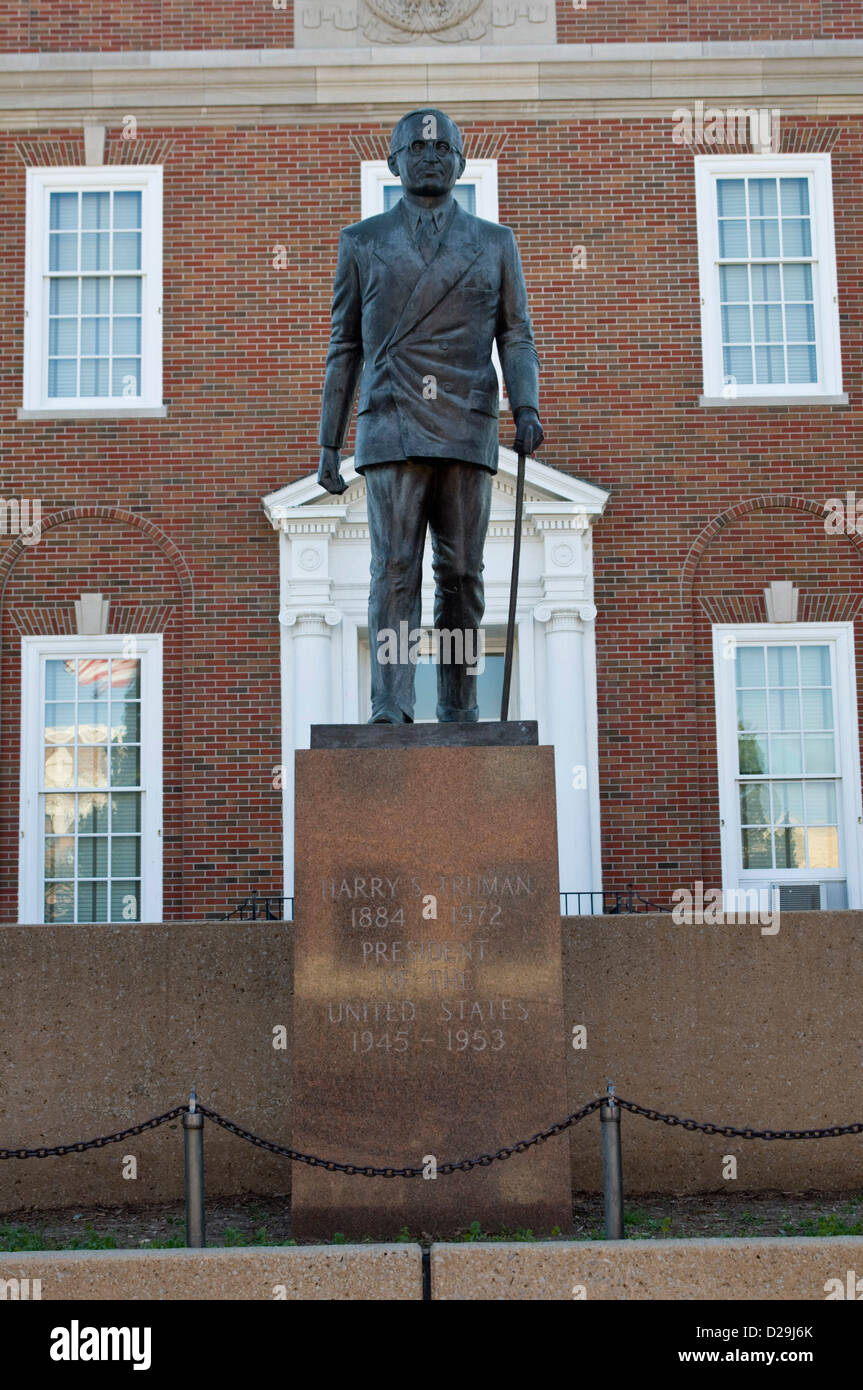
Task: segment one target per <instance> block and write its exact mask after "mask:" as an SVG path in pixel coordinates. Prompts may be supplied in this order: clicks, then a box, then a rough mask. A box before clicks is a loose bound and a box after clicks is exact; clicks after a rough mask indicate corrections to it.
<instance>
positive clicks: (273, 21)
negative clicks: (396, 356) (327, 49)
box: [0, 0, 863, 53]
mask: <svg viewBox="0 0 863 1390" xmlns="http://www.w3.org/2000/svg"><path fill="white" fill-rule="evenodd" d="M285 4H286V8H285V9H284V10H282V9H274V8H273V3H272V0H226V3H224V4H218V5H205V4H201V3H200V0H118V3H115V4H112V5H110V6H107V5H105V4H104V3H103V0H80V3H69V4H62V5H58V4H56V3H55V2H54V0H28V3H24V0H0V51H2V52H6V53H28V52H31V53H32V52H35V53H38V52H85V51H94V52H103V53H107V52H111V51H116V50H130V51H137V50H148V49H155V50H164V49H179V48H189V49H195V48H290V47H292V46H293V41H294V15H293V0H285ZM861 35H863V5H861V3H860V0H752V3H751V4H747V5H740V4H739V3H738V2H737V0H689V3H688V4H682V3H680V0H645V3H643V4H639V5H634V4H632V3H631V0H586V4H585V5H584V8H582V9H576V8H574V6H573V3H572V0H557V37H558V42H559V43H648V42H649V43H662V42H669V41H676V42H683V41H686V40H689V41H692V42H703V41H705V40H711V39H714V40H726V41H730V40H737V41H745V40H749V39H830V38H860V37H861Z"/></svg>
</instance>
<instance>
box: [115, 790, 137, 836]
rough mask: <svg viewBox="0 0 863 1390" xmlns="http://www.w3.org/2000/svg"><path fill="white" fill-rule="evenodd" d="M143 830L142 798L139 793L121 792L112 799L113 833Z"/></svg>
mask: <svg viewBox="0 0 863 1390" xmlns="http://www.w3.org/2000/svg"><path fill="white" fill-rule="evenodd" d="M140 829H141V796H140V793H138V792H134V793H131V792H121V793H120V794H119V795H117V796H112V797H111V832H112V834H114V835H117V834H119V833H121V832H122V831H127V832H128V831H136V830H140Z"/></svg>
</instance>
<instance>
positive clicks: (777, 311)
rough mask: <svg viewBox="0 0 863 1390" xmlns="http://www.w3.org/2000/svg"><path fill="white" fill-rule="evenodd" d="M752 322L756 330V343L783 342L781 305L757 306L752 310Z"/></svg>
mask: <svg viewBox="0 0 863 1390" xmlns="http://www.w3.org/2000/svg"><path fill="white" fill-rule="evenodd" d="M752 322H753V326H754V328H755V341H756V342H759V343H781V342H782V305H781V304H756V305H755V306H754V308H753V310H752Z"/></svg>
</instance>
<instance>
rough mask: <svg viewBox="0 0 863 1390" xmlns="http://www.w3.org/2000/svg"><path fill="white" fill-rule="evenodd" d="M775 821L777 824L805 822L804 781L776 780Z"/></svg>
mask: <svg viewBox="0 0 863 1390" xmlns="http://www.w3.org/2000/svg"><path fill="white" fill-rule="evenodd" d="M773 821H774V824H775V825H802V824H803V783H802V782H774V784H773Z"/></svg>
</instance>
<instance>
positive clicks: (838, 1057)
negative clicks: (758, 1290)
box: [0, 912, 863, 1211]
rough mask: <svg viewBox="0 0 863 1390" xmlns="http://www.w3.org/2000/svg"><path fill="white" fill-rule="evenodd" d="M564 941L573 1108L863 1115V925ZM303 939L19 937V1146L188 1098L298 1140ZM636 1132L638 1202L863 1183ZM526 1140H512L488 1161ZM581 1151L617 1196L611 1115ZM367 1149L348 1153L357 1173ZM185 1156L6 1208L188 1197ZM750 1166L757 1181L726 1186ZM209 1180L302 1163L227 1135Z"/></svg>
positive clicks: (157, 1146)
mask: <svg viewBox="0 0 863 1390" xmlns="http://www.w3.org/2000/svg"><path fill="white" fill-rule="evenodd" d="M563 926H564V974H565V1017H566V1032H567V1036H566V1037H565V1038H563V1039H562V1040H561V1050H562V1052H563V1053H564V1055H565V1064H566V1067H567V1072H568V1085H569V1103H570V1107H571V1108H572V1109H575V1108H576V1106H577V1105H579V1104H581V1103H583V1102H584V1101H585V1100H587V1099H589V1098H590V1097H591V1096H594V1095H596V1094H599V1093H600V1092H602V1091H604V1089H605V1084H606V1080H607V1078H608V1077H613V1079H614V1081H615V1084H616V1087H617V1090H618V1092H619V1093H620V1094H621V1095H623V1096H626V1097H628V1098H631V1099H633V1100H636V1101H638V1102H640V1103H641V1104H645V1105H654V1106H657V1107H658V1108H660V1109H665V1110H671V1111H674V1112H676V1113H677V1114H681V1115H691V1116H693V1117H694V1118H696V1119H706V1120H714V1121H720V1122H723V1123H730V1124H735V1125H755V1126H758V1127H765V1126H767V1127H771V1128H780V1127H789V1128H795V1129H797V1128H809V1127H821V1126H826V1125H831V1124H834V1123H847V1122H850V1121H854V1120H863V1101H861V1096H860V1091H859V1087H858V1085H857V1078H858V1077H859V1075H860V1065H861V1061H863V1039H861V1029H860V1024H859V1000H860V997H861V994H863V949H861V948H863V913H861V912H836V913H827V912H812V913H786V914H784V915H783V916H782V920H781V929H780V931H779V932H778V933H777V934H776V935H773V936H765V935H762V934H761V931H760V928H759V927H758V926H757V925H755V926H740V927H728V926H723V927H694V926H690V927H687V926H676V925H675V924H674V923H673V922H672V921H671V919H670V918H669V917H667V916H663V917H644V916H638V917H594V918H567V919H565V920H564V924H563ZM291 930H292V928H291V925H290V923H274V922H259V923H231V922H224V923H222V922H214V923H203V924H202V923H194V924H177V923H173V924H167V925H154V926H140V925H129V924H126V925H122V926H120V925H109V926H77V927H74V928H70V927H51V926H6V927H0V998H2V1000H3V1030H2V1036H0V1054H2V1055H0V1065H2V1074H3V1089H4V1106H3V1109H4V1112H5V1118H4V1124H3V1137H2V1139H0V1143H2V1144H3V1145H5V1146H9V1147H11V1146H13V1145H15V1146H18V1145H20V1146H23V1147H27V1148H33V1147H36V1146H38V1145H41V1144H49V1145H50V1144H56V1143H62V1142H67V1141H70V1140H77V1139H82V1138H86V1137H89V1136H93V1135H97V1134H104V1133H107V1132H110V1131H112V1130H117V1129H121V1128H123V1127H125V1126H128V1125H131V1124H134V1123H135V1122H136V1121H138V1120H142V1119H146V1118H148V1117H149V1116H151V1115H153V1114H155V1113H157V1112H159V1111H162V1110H167V1109H169V1108H170V1107H172V1106H174V1105H176V1104H179V1103H180V1102H181V1101H183V1100H184V1099H185V1098H186V1096H187V1095H188V1090H189V1087H190V1086H191V1085H196V1086H197V1088H198V1093H199V1095H200V1097H201V1098H202V1099H203V1100H205V1101H206V1103H207V1104H209V1105H210V1106H212V1107H213V1108H214V1109H217V1110H219V1111H220V1112H221V1113H222V1114H224V1115H227V1116H229V1117H230V1118H231V1119H234V1120H237V1121H238V1122H239V1123H240V1124H243V1125H245V1126H246V1127H248V1128H250V1129H253V1130H255V1131H256V1132H258V1133H260V1134H263V1135H265V1136H266V1137H268V1138H272V1139H275V1140H277V1141H279V1142H282V1143H287V1142H289V1141H290V1135H291V1063H290V1050H289V1047H288V1049H281V1048H274V1046H273V1042H274V1037H275V1040H276V1041H278V1040H279V1038H278V1033H276V1034H274V1029H275V1030H278V1029H279V1028H280V1027H282V1026H283V1027H284V1028H285V1029H286V1030H287V1038H288V1041H289V1042H290V1031H291ZM575 1024H584V1025H585V1026H586V1028H587V1048H586V1049H585V1050H581V1051H576V1050H574V1049H573V1048H572V1047H571V1045H570V1030H571V1028H572V1026H573V1025H575ZM548 1118H549V1121H552V1120H555V1119H558V1118H560V1117H559V1116H551V1115H550V1116H549V1117H548ZM623 1132H624V1179H625V1185H626V1191H627V1193H629V1194H634V1193H637V1192H645V1191H660V1192H661V1191H666V1192H675V1191H677V1192H692V1191H703V1190H728V1189H729V1188H733V1187H734V1186H736V1187H737V1188H739V1189H741V1190H742V1189H748V1190H752V1189H769V1188H780V1189H783V1190H792V1191H802V1190H807V1189H812V1188H824V1189H832V1190H841V1189H848V1188H852V1187H856V1186H858V1185H859V1176H860V1167H859V1151H860V1143H861V1140H860V1138H859V1137H857V1138H847V1139H825V1140H820V1141H817V1142H802V1141H794V1142H773V1143H763V1142H747V1141H744V1140H729V1139H724V1138H721V1137H717V1138H704V1137H702V1136H700V1135H697V1134H689V1133H687V1132H685V1131H683V1130H681V1129H669V1128H667V1127H666V1126H664V1125H659V1124H654V1123H648V1122H647V1121H645V1120H642V1119H637V1118H634V1117H631V1116H629V1115H625V1116H624V1119H623ZM521 1137H523V1136H521V1135H515V1134H499V1135H498V1134H490V1135H489V1136H488V1147H489V1148H495V1147H497V1146H498V1145H499V1144H502V1143H509V1142H512V1141H513V1140H514V1139H518V1138H521ZM551 1142H553V1143H566V1142H567V1141H566V1140H565V1139H556V1140H552V1141H551ZM569 1142H570V1143H571V1147H572V1159H573V1187H574V1189H575V1190H582V1191H583V1190H589V1191H596V1190H598V1189H599V1188H600V1186H601V1182H600V1164H599V1153H600V1149H599V1120H598V1118H596V1117H595V1116H591V1117H590V1118H589V1119H588V1120H587V1121H585V1122H584V1123H583V1124H582V1125H581V1126H580V1127H578V1128H577V1129H576V1130H574V1131H573V1132H572V1136H571V1139H570V1141H569ZM347 1147H348V1146H347V1145H346V1150H345V1153H344V1154H343V1155H335V1157H344V1158H346V1159H347V1158H350V1157H351V1155H350V1154H349V1153H348V1152H347ZM182 1153H183V1148H182V1132H181V1128H180V1125H179V1122H177V1123H174V1124H172V1125H171V1126H166V1127H164V1128H162V1129H160V1130H156V1131H151V1132H149V1133H146V1134H143V1135H141V1136H139V1137H138V1138H135V1139H134V1140H129V1141H125V1142H124V1143H122V1144H118V1145H114V1146H111V1147H108V1148H105V1149H100V1150H95V1151H92V1152H90V1153H85V1154H75V1155H71V1156H68V1157H64V1158H51V1159H38V1160H37V1159H32V1160H27V1161H16V1160H10V1161H8V1162H5V1163H3V1164H0V1210H2V1211H14V1210H18V1209H21V1208H26V1207H31V1206H32V1207H43V1208H49V1207H62V1206H67V1205H70V1204H75V1203H79V1202H80V1203H86V1202H91V1203H92V1202H93V1201H95V1200H97V1199H98V1200H101V1201H104V1202H131V1203H134V1202H147V1201H158V1200H165V1199H172V1198H179V1197H180V1196H181V1195H182V1183H183V1163H182ZM126 1154H133V1155H134V1156H135V1157H136V1159H137V1171H138V1176H137V1179H136V1180H135V1181H134V1182H132V1181H128V1180H124V1178H123V1177H122V1169H123V1159H124V1156H125V1155H126ZM729 1155H730V1156H732V1157H735V1158H736V1160H737V1178H736V1181H735V1182H731V1181H729V1180H727V1179H724V1178H723V1177H722V1171H723V1168H724V1167H725V1168H726V1169H727V1168H728V1164H727V1163H726V1158H727V1156H729ZM530 1159H531V1155H530V1152H528V1153H527V1154H525V1155H522V1156H519V1157H517V1158H513V1159H511V1160H510V1163H511V1164H515V1163H529V1162H530ZM206 1170H207V1190H208V1192H209V1193H210V1194H211V1195H217V1194H227V1193H242V1192H257V1193H280V1192H288V1190H289V1188H290V1165H289V1164H287V1163H286V1162H284V1161H282V1160H279V1159H276V1158H270V1157H268V1156H267V1155H266V1154H264V1153H261V1152H260V1151H258V1150H255V1149H253V1148H251V1147H250V1146H249V1145H247V1144H243V1143H241V1141H239V1140H237V1139H234V1138H232V1137H231V1136H230V1135H228V1134H226V1133H224V1132H223V1131H220V1130H216V1129H215V1128H214V1127H213V1126H212V1125H208V1126H207V1127H206ZM356 1180H357V1181H358V1182H360V1181H362V1179H361V1178H357V1179H356ZM444 1181H445V1179H444Z"/></svg>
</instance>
